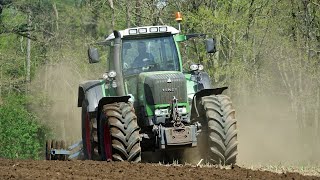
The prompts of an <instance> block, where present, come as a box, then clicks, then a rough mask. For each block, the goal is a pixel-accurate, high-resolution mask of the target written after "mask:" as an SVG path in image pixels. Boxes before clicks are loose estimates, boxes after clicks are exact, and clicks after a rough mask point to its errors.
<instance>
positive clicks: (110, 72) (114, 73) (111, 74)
mask: <svg viewBox="0 0 320 180" xmlns="http://www.w3.org/2000/svg"><path fill="white" fill-rule="evenodd" d="M116 75H117V73H116V72H115V71H113V70H111V71H109V72H108V76H109V77H111V78H114V77H116Z"/></svg>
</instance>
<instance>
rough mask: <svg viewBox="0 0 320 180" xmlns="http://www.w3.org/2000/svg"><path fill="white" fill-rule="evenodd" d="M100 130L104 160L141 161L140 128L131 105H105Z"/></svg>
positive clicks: (123, 103)
mask: <svg viewBox="0 0 320 180" xmlns="http://www.w3.org/2000/svg"><path fill="white" fill-rule="evenodd" d="M98 128H99V145H100V150H101V152H100V155H101V159H102V160H104V161H111V160H114V161H130V162H140V161H141V147H140V135H139V130H140V128H139V126H138V124H137V116H136V115H135V113H134V109H133V106H132V105H131V104H130V103H125V102H120V103H112V104H107V105H104V106H103V111H102V113H101V115H100V119H99V127H98Z"/></svg>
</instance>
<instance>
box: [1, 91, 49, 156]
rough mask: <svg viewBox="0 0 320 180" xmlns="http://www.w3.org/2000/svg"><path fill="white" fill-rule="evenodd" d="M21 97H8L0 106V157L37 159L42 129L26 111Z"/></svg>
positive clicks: (42, 138)
mask: <svg viewBox="0 0 320 180" xmlns="http://www.w3.org/2000/svg"><path fill="white" fill-rule="evenodd" d="M26 104H27V99H26V97H25V96H23V95H17V94H15V95H9V96H7V97H6V98H5V99H4V104H3V105H2V106H0V157H3V158H14V159H15V158H19V159H39V158H40V156H39V154H40V152H41V150H42V142H44V137H45V136H44V132H45V131H44V130H45V129H44V127H43V126H41V125H40V124H39V123H38V122H37V121H36V117H35V116H34V115H33V114H31V113H30V112H28V110H27V109H26Z"/></svg>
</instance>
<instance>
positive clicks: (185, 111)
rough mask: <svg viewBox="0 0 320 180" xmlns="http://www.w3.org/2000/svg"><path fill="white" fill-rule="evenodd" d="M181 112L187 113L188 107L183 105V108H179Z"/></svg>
mask: <svg viewBox="0 0 320 180" xmlns="http://www.w3.org/2000/svg"><path fill="white" fill-rule="evenodd" d="M178 111H179V113H181V114H186V113H187V108H185V107H183V108H178Z"/></svg>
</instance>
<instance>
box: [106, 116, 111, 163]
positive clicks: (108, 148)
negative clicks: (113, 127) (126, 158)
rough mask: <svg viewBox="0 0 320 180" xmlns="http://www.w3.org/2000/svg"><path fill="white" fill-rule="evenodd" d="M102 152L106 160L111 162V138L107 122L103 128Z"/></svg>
mask: <svg viewBox="0 0 320 180" xmlns="http://www.w3.org/2000/svg"><path fill="white" fill-rule="evenodd" d="M104 151H105V155H106V160H107V161H111V160H112V152H111V136H110V130H109V126H108V123H107V122H106V123H105V126H104Z"/></svg>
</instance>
